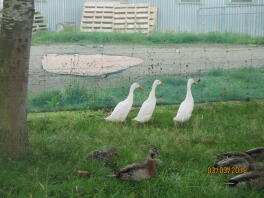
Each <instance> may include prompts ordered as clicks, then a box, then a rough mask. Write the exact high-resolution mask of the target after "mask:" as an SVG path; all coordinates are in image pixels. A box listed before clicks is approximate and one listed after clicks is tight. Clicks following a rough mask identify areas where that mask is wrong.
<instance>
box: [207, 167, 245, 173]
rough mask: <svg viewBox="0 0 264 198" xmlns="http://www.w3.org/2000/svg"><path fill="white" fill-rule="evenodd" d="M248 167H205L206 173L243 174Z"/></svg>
mask: <svg viewBox="0 0 264 198" xmlns="http://www.w3.org/2000/svg"><path fill="white" fill-rule="evenodd" d="M247 172H248V169H247V168H246V167H236V166H231V167H213V166H209V167H208V169H207V173H211V174H216V173H220V174H244V173H247Z"/></svg>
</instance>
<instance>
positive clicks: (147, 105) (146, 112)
mask: <svg viewBox="0 0 264 198" xmlns="http://www.w3.org/2000/svg"><path fill="white" fill-rule="evenodd" d="M158 85H160V86H163V85H165V84H164V83H163V82H161V81H160V80H155V81H154V83H153V85H152V89H151V91H150V93H149V97H148V99H147V100H146V101H145V102H144V103H143V104H142V106H141V108H140V110H139V112H138V114H137V116H136V117H135V118H134V119H133V120H135V121H137V122H141V123H144V122H148V121H150V120H151V118H152V114H153V112H154V110H155V107H156V101H157V99H156V94H155V93H156V88H157V86H158Z"/></svg>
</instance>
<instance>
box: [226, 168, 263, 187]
mask: <svg viewBox="0 0 264 198" xmlns="http://www.w3.org/2000/svg"><path fill="white" fill-rule="evenodd" d="M227 184H228V185H229V186H232V187H234V186H236V187H251V188H257V189H264V172H263V171H251V172H247V173H245V174H241V175H237V176H235V177H233V178H231V179H230V180H229V182H228V183H227Z"/></svg>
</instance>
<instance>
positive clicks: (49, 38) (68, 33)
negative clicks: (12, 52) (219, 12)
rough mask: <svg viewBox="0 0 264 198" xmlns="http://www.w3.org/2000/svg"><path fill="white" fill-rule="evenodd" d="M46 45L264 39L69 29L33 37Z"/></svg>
mask: <svg viewBox="0 0 264 198" xmlns="http://www.w3.org/2000/svg"><path fill="white" fill-rule="evenodd" d="M46 43H138V44H178V43H226V44H257V45H263V44H264V37H255V38H252V37H250V36H248V35H243V34H235V33H228V32H226V33H218V32H211V33H201V34H195V33H186V32H179V33H153V34H149V35H147V34H142V33H118V32H112V33H101V32H91V33H87V32H80V31H79V30H76V29H73V28H67V29H65V30H63V31H61V32H50V31H40V32H37V33H36V34H34V35H33V40H32V44H33V45H34V44H46Z"/></svg>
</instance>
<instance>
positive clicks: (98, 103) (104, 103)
mask: <svg viewBox="0 0 264 198" xmlns="http://www.w3.org/2000/svg"><path fill="white" fill-rule="evenodd" d="M194 78H195V79H198V78H199V77H198V76H194ZM155 79H159V80H161V81H163V82H165V83H166V86H164V87H158V89H157V97H158V102H159V104H175V103H180V102H181V101H182V100H183V99H184V97H185V92H186V79H185V77H183V76H179V75H159V76H155V77H154V76H145V77H144V78H142V79H141V80H139V81H138V82H139V83H140V84H141V85H142V86H143V87H144V88H145V91H138V90H137V91H135V105H137V106H138V105H141V104H142V102H143V101H144V100H145V99H146V98H147V96H148V94H149V91H150V89H151V85H152V83H153V81H154V80H155ZM200 79H201V83H200V84H199V85H196V86H195V87H193V89H192V91H193V95H194V98H195V101H198V102H208V101H222V100H239V99H246V98H263V96H264V95H263V93H264V86H263V84H264V69H263V68H242V69H233V70H222V69H214V70H211V71H210V72H208V73H205V74H203V75H202V76H200ZM87 81H90V83H91V84H93V83H94V82H93V78H90V79H89V78H88V79H87ZM131 83H132V82H131V81H129V80H126V79H123V80H122V83H120V84H117V85H116V86H115V88H105V87H101V88H100V89H92V90H90V89H88V88H86V87H82V86H79V85H78V84H75V85H73V86H71V87H69V88H67V89H66V90H57V91H52V92H44V93H42V94H40V95H38V96H34V97H30V99H29V104H28V109H29V111H57V110H60V109H62V110H72V109H79V110H80V109H97V108H103V107H111V106H115V105H116V104H117V103H118V102H119V101H120V100H123V99H124V98H125V97H126V96H127V94H128V91H129V87H130V85H131Z"/></svg>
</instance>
